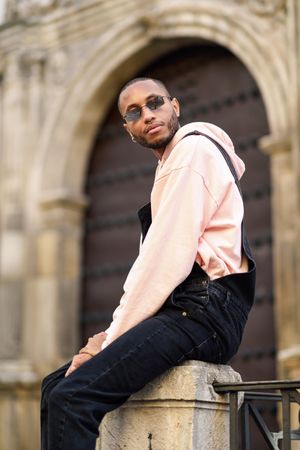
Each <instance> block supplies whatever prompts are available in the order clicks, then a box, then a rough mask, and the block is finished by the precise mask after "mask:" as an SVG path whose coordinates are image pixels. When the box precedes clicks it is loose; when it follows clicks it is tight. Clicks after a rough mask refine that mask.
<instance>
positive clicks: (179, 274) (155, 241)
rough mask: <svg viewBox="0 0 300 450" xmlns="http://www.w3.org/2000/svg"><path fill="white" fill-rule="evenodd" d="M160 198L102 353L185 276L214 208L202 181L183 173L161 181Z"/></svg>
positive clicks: (185, 170) (156, 307)
mask: <svg viewBox="0 0 300 450" xmlns="http://www.w3.org/2000/svg"><path fill="white" fill-rule="evenodd" d="M164 183H165V185H164V188H163V193H162V197H161V200H160V203H159V206H158V208H157V211H156V213H155V217H154V218H153V221H152V224H151V226H150V228H149V231H148V233H147V236H146V238H145V240H144V242H143V245H142V247H141V251H140V254H139V256H138V258H137V259H136V261H135V263H134V265H133V266H132V268H131V270H130V272H129V274H128V277H127V280H126V282H125V285H124V295H123V297H122V299H121V302H120V305H119V306H118V308H117V309H116V310H115V312H114V314H113V322H112V323H111V325H110V327H109V328H108V329H107V330H106V332H107V339H106V340H105V341H104V343H103V345H102V348H104V347H106V346H107V345H108V344H109V343H111V342H112V341H113V340H115V339H116V338H117V337H118V336H120V335H121V334H123V333H124V332H125V331H127V330H129V329H130V328H132V327H133V326H135V325H137V324H138V323H140V322H141V321H143V320H145V319H147V318H149V317H151V316H153V315H154V314H155V313H156V312H157V311H158V310H159V309H160V307H161V306H162V305H163V303H164V302H165V300H166V299H167V297H168V296H169V295H170V293H171V292H172V291H173V290H174V289H175V288H176V286H178V285H179V284H180V283H181V282H182V281H183V280H184V279H185V278H186V277H187V276H188V275H189V273H190V271H191V269H192V266H193V264H194V262H195V259H196V254H197V250H198V244H199V238H200V237H201V235H202V233H203V231H204V230H205V227H206V225H207V223H208V222H209V220H210V217H211V215H212V214H213V213H214V211H215V209H216V207H217V205H216V202H215V200H214V199H213V198H212V197H211V194H210V193H209V191H208V190H207V188H206V186H205V183H204V181H203V178H202V176H201V175H200V174H199V173H197V172H195V171H194V170H193V169H191V168H189V167H183V168H181V169H177V170H173V171H172V172H171V173H170V174H169V175H168V177H167V180H164Z"/></svg>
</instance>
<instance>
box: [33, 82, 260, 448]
mask: <svg viewBox="0 0 300 450" xmlns="http://www.w3.org/2000/svg"><path fill="white" fill-rule="evenodd" d="M119 110H120V113H121V115H122V117H123V119H124V127H125V129H126V131H127V132H128V133H129V134H130V136H131V138H132V139H133V140H134V141H135V142H137V143H139V144H141V145H142V146H143V147H148V148H150V149H152V151H153V153H154V155H155V156H156V157H157V158H158V167H157V170H156V174H155V180H154V186H153V190H152V193H151V205H150V204H149V205H146V206H145V207H143V208H142V209H141V210H140V211H139V217H140V220H141V224H142V235H143V242H142V244H141V247H140V252H139V255H138V257H137V259H136V261H135V263H134V264H133V266H132V268H131V270H130V272H129V274H128V277H127V280H126V282H125V285H124V295H123V297H122V298H121V301H120V305H119V306H118V308H117V309H116V311H115V312H114V314H113V321H112V323H111V325H110V327H109V328H108V329H107V330H106V332H101V333H99V334H97V335H95V336H93V337H92V338H90V339H89V341H88V343H87V345H86V346H85V347H84V348H83V349H81V350H80V352H79V353H78V354H77V355H75V356H74V358H73V360H72V362H71V363H68V364H67V365H66V366H64V367H62V368H60V369H58V370H57V371H56V372H54V373H53V374H50V375H49V376H48V377H46V378H45V380H44V382H43V396H42V449H43V450H62V449H64V450H70V449H72V450H77V449H78V450H79V449H80V450H82V449H83V448H84V449H85V450H94V448H95V442H96V438H97V436H98V427H99V424H100V422H101V420H102V418H103V416H104V415H105V414H106V413H107V412H109V411H111V410H113V409H115V408H117V407H118V406H120V405H121V404H122V403H123V402H125V401H126V400H127V399H128V397H129V396H130V395H131V394H133V393H134V392H136V391H138V390H139V389H141V388H142V387H143V386H145V384H147V383H148V382H149V381H151V380H152V379H153V378H155V377H156V376H158V375H160V374H161V373H163V372H164V371H166V370H167V369H169V368H171V367H172V366H175V365H177V364H179V363H181V362H183V361H185V360H187V359H197V360H204V361H208V362H214V363H226V362H227V361H228V360H229V359H230V358H231V357H232V356H233V355H234V354H235V353H236V351H237V349H238V347H239V344H240V341H241V338H242V333H243V329H244V326H245V323H246V320H247V315H248V313H249V310H250V308H251V306H252V303H253V296H254V283H255V264H254V262H253V260H252V257H251V253H250V249H249V247H248V244H247V240H246V237H245V233H244V230H243V224H242V221H243V214H244V211H243V202H242V198H241V195H240V192H239V185H238V178H240V177H241V175H242V174H243V172H244V164H243V162H242V161H241V160H240V158H239V157H238V156H237V155H236V154H235V152H234V148H233V145H232V142H231V140H230V138H229V137H228V136H227V135H226V133H225V132H224V131H222V130H221V129H220V128H218V127H216V126H215V125H212V124H207V123H201V122H200V123H192V124H188V125H185V126H183V127H182V128H180V125H179V119H178V118H179V115H180V108H179V103H178V101H177V100H176V99H175V98H172V97H171V96H170V94H169V92H168V91H167V89H166V87H165V86H164V85H163V84H162V83H161V82H160V81H158V80H154V79H149V78H137V79H134V80H132V81H131V82H129V83H127V85H125V87H124V88H123V89H122V91H121V93H120V96H119Z"/></svg>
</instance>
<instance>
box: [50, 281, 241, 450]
mask: <svg viewBox="0 0 300 450" xmlns="http://www.w3.org/2000/svg"><path fill="white" fill-rule="evenodd" d="M198 288H199V286H198ZM198 288H197V289H198ZM197 289H196V290H195V286H193V283H191V284H190V285H189V286H185V288H184V289H181V291H180V292H176V294H175V295H176V297H177V300H178V302H179V303H180V302H181V303H183V304H184V302H185V301H192V302H195V308H194V309H195V315H196V316H197V317H196V319H195V318H191V317H190V315H189V314H187V312H186V311H185V309H183V306H174V305H172V304H170V302H166V304H165V306H164V307H163V308H162V309H161V310H160V311H159V312H158V313H157V314H156V315H155V316H154V317H152V318H149V319H147V320H145V321H143V322H142V323H140V324H138V325H137V326H135V327H134V328H132V329H131V330H129V331H127V332H126V333H124V334H123V335H122V336H120V337H119V338H118V339H116V340H115V341H114V342H113V343H112V344H110V345H109V346H108V347H106V348H105V349H104V350H103V351H102V352H100V353H99V354H98V355H96V356H94V357H93V358H91V359H90V360H89V361H87V362H86V363H84V364H83V365H82V366H81V367H79V368H78V369H77V370H76V371H75V372H73V373H72V374H71V375H69V376H68V377H64V374H65V372H66V370H67V368H68V366H69V363H68V364H66V365H65V366H63V367H62V368H60V369H58V370H57V371H56V372H54V373H52V374H50V375H48V376H47V377H46V378H45V379H44V381H43V384H42V401H41V425H42V450H71V449H72V450H82V449H84V450H94V449H95V443H96V438H97V437H98V428H99V424H100V422H101V420H102V418H103V417H104V415H105V414H106V413H107V412H109V411H111V410H113V409H115V408H117V407H118V406H120V405H121V404H122V403H124V402H125V401H126V400H127V399H128V397H129V396H130V395H131V394H133V393H135V392H137V391H138V390H140V389H141V388H142V387H143V386H145V385H146V384H147V383H148V382H149V381H151V380H153V379H154V378H155V377H157V376H158V375H160V374H162V373H163V372H165V371H166V370H167V369H169V368H171V367H173V366H176V365H178V364H180V363H181V362H183V361H185V360H191V359H194V360H202V361H207V362H212V363H217V364H218V363H226V362H227V361H228V360H229V359H230V358H231V357H232V356H233V355H234V354H235V353H236V351H237V349H238V346H239V344H240V340H241V337H242V332H243V328H244V325H245V322H246V318H247V313H246V311H244V310H243V308H242V307H241V305H240V302H239V301H238V300H237V299H235V298H234V297H232V295H231V294H230V293H229V292H228V291H226V290H225V289H224V288H223V287H222V286H218V284H217V283H215V282H212V283H209V284H208V287H207V289H206V294H207V295H204V293H203V292H200V291H197ZM197 298H198V304H197ZM171 303H172V302H171ZM192 310H193V309H192Z"/></svg>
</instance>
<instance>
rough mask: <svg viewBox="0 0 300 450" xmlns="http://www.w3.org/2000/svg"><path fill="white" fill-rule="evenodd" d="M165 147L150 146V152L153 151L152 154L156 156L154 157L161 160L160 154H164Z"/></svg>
mask: <svg viewBox="0 0 300 450" xmlns="http://www.w3.org/2000/svg"><path fill="white" fill-rule="evenodd" d="M165 148H166V147H164V148H156V149H153V148H152V149H151V150H152V152H153V153H154V155H155V156H156V158H157V159H159V160H161V159H162V156H163V154H164V151H165Z"/></svg>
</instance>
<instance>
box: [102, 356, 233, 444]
mask: <svg viewBox="0 0 300 450" xmlns="http://www.w3.org/2000/svg"><path fill="white" fill-rule="evenodd" d="M240 380H241V378H240V375H239V374H238V373H236V372H234V371H233V369H232V368H231V367H229V366H224V365H215V364H208V363H204V362H200V361H188V362H186V363H184V364H182V365H180V366H178V367H174V368H173V369H171V370H169V371H168V372H166V373H165V374H164V375H162V376H160V377H158V378H156V379H155V380H154V381H153V382H151V383H149V384H148V385H147V386H146V387H145V388H144V389H142V390H141V391H139V392H138V393H137V394H135V395H133V396H132V397H131V398H130V399H129V400H128V401H127V402H126V403H125V404H124V405H123V406H121V407H120V408H118V409H117V410H115V411H113V412H111V413H109V414H107V415H106V416H105V418H104V420H103V422H102V425H101V427H100V438H99V442H98V444H97V447H96V450H107V449H109V450H117V449H130V450H141V449H151V450H170V449H172V450H183V449H184V450H200V449H201V450H212V449H213V450H229V404H228V396H227V395H218V394H217V393H216V392H215V391H214V389H213V386H212V384H213V383H214V382H220V383H221V382H222V383H230V382H237V381H240Z"/></svg>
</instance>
